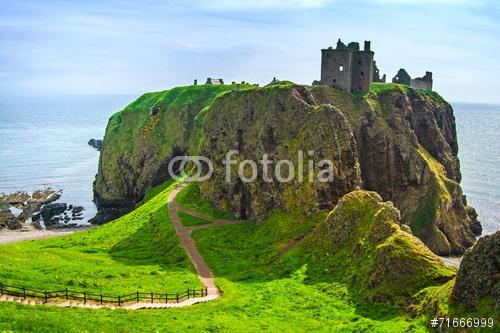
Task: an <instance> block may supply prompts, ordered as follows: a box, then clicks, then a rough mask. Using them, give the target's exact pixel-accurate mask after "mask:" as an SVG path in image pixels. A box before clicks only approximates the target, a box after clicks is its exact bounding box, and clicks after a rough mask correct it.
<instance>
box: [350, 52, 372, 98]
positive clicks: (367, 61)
mask: <svg viewBox="0 0 500 333" xmlns="http://www.w3.org/2000/svg"><path fill="white" fill-rule="evenodd" d="M373 56H374V54H373V52H371V51H359V52H355V53H354V54H353V61H352V63H353V66H352V76H351V92H367V91H369V90H370V84H371V82H372V79H373Z"/></svg>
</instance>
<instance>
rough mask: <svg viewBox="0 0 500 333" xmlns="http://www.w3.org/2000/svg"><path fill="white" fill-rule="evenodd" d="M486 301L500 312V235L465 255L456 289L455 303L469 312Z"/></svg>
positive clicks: (453, 295) (488, 238) (492, 237)
mask: <svg viewBox="0 0 500 333" xmlns="http://www.w3.org/2000/svg"><path fill="white" fill-rule="evenodd" d="M486 298H490V301H491V302H492V303H496V304H494V306H496V309H497V310H496V311H500V231H497V232H496V233H495V234H493V235H488V236H484V237H482V238H480V239H479V240H478V241H477V243H476V244H474V246H473V247H472V248H470V249H469V250H467V252H465V254H464V257H463V259H462V263H461V265H460V269H459V270H458V273H457V278H456V281H455V286H454V287H453V292H452V300H453V301H454V302H455V303H458V304H462V305H464V306H465V308H467V309H469V310H470V309H474V308H475V307H476V306H477V304H478V303H479V302H480V301H481V300H483V299H486Z"/></svg>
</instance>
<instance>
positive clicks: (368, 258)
mask: <svg viewBox="0 0 500 333" xmlns="http://www.w3.org/2000/svg"><path fill="white" fill-rule="evenodd" d="M300 248H301V250H302V251H303V255H304V256H305V259H306V262H308V263H311V264H310V265H309V266H310V269H316V270H318V272H317V273H311V275H313V276H318V275H322V274H323V275H324V274H327V275H328V276H329V277H332V278H334V279H338V280H341V281H343V282H345V283H347V285H349V286H351V288H352V291H353V293H354V294H360V295H361V296H362V297H363V298H365V299H366V300H367V301H368V302H390V303H394V302H397V301H398V299H400V300H403V299H408V298H409V297H411V296H412V295H413V294H414V293H416V292H418V291H419V290H421V289H422V288H425V287H428V286H433V285H436V286H437V285H440V284H443V283H444V282H446V281H449V280H451V279H452V278H453V277H454V275H455V272H454V271H453V270H451V269H449V268H447V267H446V266H445V265H444V264H443V262H442V261H441V260H440V259H439V257H437V256H436V255H434V254H433V253H432V252H431V251H430V250H429V249H428V248H427V247H426V246H425V245H424V244H423V243H422V242H421V241H420V240H419V239H418V238H416V237H414V236H412V235H411V234H409V233H407V232H405V231H404V230H402V228H401V221H400V212H399V211H398V209H397V208H395V207H394V205H393V204H392V203H391V202H383V201H382V198H381V197H380V196H379V195H378V194H377V193H375V192H368V191H354V192H351V193H349V194H346V195H345V196H344V197H343V198H341V199H340V200H339V202H338V204H337V206H336V207H335V208H334V209H333V210H332V212H331V213H330V214H329V215H328V217H327V219H326V220H325V221H324V222H321V223H320V224H318V225H317V226H316V228H315V229H314V230H313V232H312V233H311V234H310V235H309V236H307V237H306V238H305V239H304V240H303V241H302V243H301V244H300ZM325 272H326V273H325Z"/></svg>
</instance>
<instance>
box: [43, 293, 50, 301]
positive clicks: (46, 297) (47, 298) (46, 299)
mask: <svg viewBox="0 0 500 333" xmlns="http://www.w3.org/2000/svg"><path fill="white" fill-rule="evenodd" d="M43 293H44V294H45V303H47V302H48V301H49V295H47V290H45V291H44V292H43Z"/></svg>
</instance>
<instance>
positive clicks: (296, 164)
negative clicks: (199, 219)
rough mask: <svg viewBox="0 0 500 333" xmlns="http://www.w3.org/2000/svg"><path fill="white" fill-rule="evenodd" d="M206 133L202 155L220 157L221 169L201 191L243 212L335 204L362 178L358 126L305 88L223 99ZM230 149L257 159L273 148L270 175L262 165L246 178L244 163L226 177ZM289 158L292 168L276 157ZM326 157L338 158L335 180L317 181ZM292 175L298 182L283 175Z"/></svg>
mask: <svg viewBox="0 0 500 333" xmlns="http://www.w3.org/2000/svg"><path fill="white" fill-rule="evenodd" d="M205 138H206V139H205V140H204V141H203V145H202V148H201V155H202V156H206V157H208V158H209V159H210V160H211V161H212V162H213V164H214V173H213V176H212V177H211V178H210V180H208V181H207V182H204V183H202V184H201V186H200V188H201V191H202V193H203V195H204V197H205V199H206V200H208V201H210V202H213V203H216V204H217V206H219V207H221V208H224V209H229V210H230V211H231V212H233V213H234V214H235V215H236V216H238V217H240V218H242V219H247V218H248V219H252V220H257V221H260V220H263V219H264V218H266V217H267V216H268V215H269V214H270V212H272V211H273V210H275V209H286V210H292V209H303V210H304V211H305V213H306V214H307V213H311V212H314V211H316V210H317V209H318V208H319V209H331V208H333V206H334V205H335V203H336V202H337V200H338V199H339V198H340V197H342V196H343V195H344V194H345V193H348V192H350V191H352V190H354V189H356V188H357V187H358V186H359V185H360V184H361V177H360V172H359V165H358V159H357V152H356V142H355V140H354V137H353V134H352V128H351V125H350V124H349V122H348V121H347V119H346V118H345V117H344V115H343V114H342V112H340V111H339V109H337V108H336V107H334V106H331V105H319V106H318V105H316V104H315V103H314V99H313V97H312V95H311V94H310V93H309V91H308V90H307V89H306V88H304V87H295V88H289V87H288V86H285V87H283V86H276V87H275V88H268V89H264V90H255V89H253V90H248V91H245V92H241V93H239V94H238V95H237V98H234V97H232V96H230V95H226V96H224V97H222V98H218V99H217V100H216V101H214V103H213V104H212V106H211V108H210V112H209V114H208V116H207V119H206V122H205ZM231 150H234V151H238V153H237V154H235V156H234V159H235V161H237V162H238V163H239V162H241V161H243V160H251V161H255V162H256V163H257V161H261V160H263V156H264V155H267V157H268V159H269V160H270V161H272V164H269V166H268V167H266V169H267V170H266V174H267V176H268V179H270V181H269V180H267V181H266V179H264V177H263V175H264V167H263V165H260V166H259V167H258V168H257V170H256V171H257V173H255V175H257V174H258V176H257V177H256V179H255V180H254V181H250V182H245V181H242V180H241V177H239V176H238V172H239V171H238V165H234V166H233V167H232V168H231V177H230V178H231V179H226V178H227V177H226V165H225V164H224V163H223V161H224V160H225V155H226V153H227V152H229V151H231ZM299 154H302V155H303V157H302V158H300V157H299ZM284 160H288V161H290V162H289V163H290V164H291V165H292V166H293V168H291V167H290V165H281V167H280V168H278V167H277V163H278V162H279V161H284ZM322 160H329V161H331V162H332V163H333V168H332V171H333V174H332V180H331V181H328V182H321V181H320V180H318V176H319V173H320V172H321V170H322V169H324V167H325V165H322V164H321V161H322ZM310 163H312V165H313V168H311V169H309V165H310ZM292 169H293V170H292ZM311 171H312V173H313V175H312V182H311V181H310V179H309V173H310V172H311ZM245 172H248V173H252V172H253V171H252V170H250V168H248V170H245ZM299 175H300V176H301V177H302V179H299ZM289 176H291V177H290V178H293V180H292V181H288V182H283V181H280V178H281V179H286V178H288V177H289Z"/></svg>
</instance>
